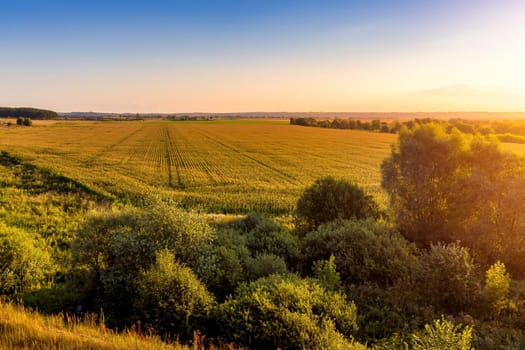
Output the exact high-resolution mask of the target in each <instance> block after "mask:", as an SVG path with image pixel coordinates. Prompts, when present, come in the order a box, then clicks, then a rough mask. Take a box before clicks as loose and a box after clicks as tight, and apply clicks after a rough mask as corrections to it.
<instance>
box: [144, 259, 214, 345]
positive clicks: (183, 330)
mask: <svg viewBox="0 0 525 350" xmlns="http://www.w3.org/2000/svg"><path fill="white" fill-rule="evenodd" d="M137 286H138V298H137V299H136V302H135V308H136V309H137V312H138V314H139V316H140V320H141V321H143V322H145V323H146V324H147V325H150V326H152V327H153V328H154V329H155V330H156V331H158V332H159V333H161V334H166V333H171V334H173V333H176V334H179V335H181V336H183V337H185V338H186V339H189V338H190V337H191V336H192V335H193V330H194V329H196V328H197V327H198V326H199V319H202V318H204V317H207V315H208V314H209V312H210V310H211V308H212V305H213V297H212V296H211V295H210V293H209V292H208V290H207V289H206V287H205V286H204V285H203V284H202V282H200V281H199V280H198V279H197V277H196V276H195V274H194V273H193V272H192V271H191V269H190V268H188V267H185V266H183V265H181V264H180V263H178V262H176V261H175V257H174V255H173V253H171V252H170V251H169V250H161V251H159V252H157V254H156V263H155V264H154V265H153V266H152V267H150V268H149V269H148V270H147V271H145V272H142V273H141V274H140V277H139V281H138V283H137Z"/></svg>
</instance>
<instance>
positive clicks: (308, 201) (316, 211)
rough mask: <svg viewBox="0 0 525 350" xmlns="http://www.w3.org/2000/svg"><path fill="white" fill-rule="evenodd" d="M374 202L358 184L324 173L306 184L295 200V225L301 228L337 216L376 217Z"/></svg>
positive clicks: (310, 228)
mask: <svg viewBox="0 0 525 350" xmlns="http://www.w3.org/2000/svg"><path fill="white" fill-rule="evenodd" d="M378 216H379V210H378V206H377V204H376V203H375V202H374V200H373V199H372V197H371V196H369V195H366V194H365V193H364V192H363V190H362V189H361V188H359V187H358V186H357V185H354V184H352V183H351V182H348V181H345V180H336V179H334V178H333V177H325V178H322V179H319V180H317V181H315V183H314V184H313V185H312V186H310V187H308V188H307V189H306V190H305V191H304V193H303V194H302V195H301V197H300V198H299V201H298V202H297V209H296V212H295V217H296V226H297V227H298V229H299V230H300V231H302V232H308V231H311V230H314V229H316V228H317V227H318V226H319V225H321V224H323V223H326V222H330V221H334V220H337V219H365V218H367V217H378Z"/></svg>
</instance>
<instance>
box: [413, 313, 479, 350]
mask: <svg viewBox="0 0 525 350" xmlns="http://www.w3.org/2000/svg"><path fill="white" fill-rule="evenodd" d="M471 341H472V327H471V326H466V327H464V328H463V329H462V327H461V325H457V326H456V325H454V324H453V323H452V322H450V321H447V320H445V319H444V318H441V320H435V321H434V322H433V324H432V325H425V330H424V331H422V332H419V333H416V334H413V335H412V349H414V350H470V349H472V346H471Z"/></svg>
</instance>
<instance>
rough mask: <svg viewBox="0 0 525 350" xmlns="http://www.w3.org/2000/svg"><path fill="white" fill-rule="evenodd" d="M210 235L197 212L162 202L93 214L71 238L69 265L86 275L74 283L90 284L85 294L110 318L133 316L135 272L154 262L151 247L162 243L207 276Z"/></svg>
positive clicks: (154, 248) (160, 246) (118, 319)
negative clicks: (179, 208)
mask: <svg viewBox="0 0 525 350" xmlns="http://www.w3.org/2000/svg"><path fill="white" fill-rule="evenodd" d="M213 238H214V232H213V230H212V229H211V228H210V227H209V226H208V225H207V223H206V222H205V220H204V219H203V218H201V217H198V216H196V215H192V214H189V213H185V212H183V211H181V210H178V209H176V208H170V207H168V206H166V205H164V204H155V205H152V206H149V207H147V208H146V210H136V209H127V210H123V211H121V212H111V213H102V214H94V215H92V216H91V217H89V218H88V219H87V220H86V222H85V223H84V224H83V225H82V227H81V228H80V229H79V232H78V235H77V239H76V240H75V242H74V243H73V258H74V261H75V268H76V269H77V270H78V271H82V273H83V275H84V276H86V280H84V281H82V280H77V283H78V284H79V285H84V286H86V287H87V288H94V289H93V290H91V291H86V294H89V293H91V295H96V298H97V299H98V306H100V307H103V308H104V310H105V311H106V312H107V315H108V320H109V321H110V322H115V323H116V324H120V323H122V322H126V321H130V322H133V321H134V319H133V317H132V316H133V315H132V314H131V311H132V310H131V308H130V307H129V306H130V305H133V303H134V300H135V298H136V297H137V294H136V293H137V281H138V277H139V275H140V272H141V271H144V270H147V269H149V267H150V266H151V265H152V264H153V263H154V262H155V253H156V252H157V251H159V250H162V249H168V250H169V251H170V252H171V253H173V254H174V256H175V257H176V258H177V260H178V261H179V262H181V263H184V264H186V265H187V266H188V267H189V268H191V269H192V270H193V271H194V272H195V274H197V276H199V278H201V279H203V280H205V281H208V280H211V278H212V274H213V269H212V267H213V265H214V261H215V256H214V254H213V250H212V246H211V243H212V240H213Z"/></svg>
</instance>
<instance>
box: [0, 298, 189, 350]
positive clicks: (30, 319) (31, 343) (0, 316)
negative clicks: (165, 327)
mask: <svg viewBox="0 0 525 350" xmlns="http://www.w3.org/2000/svg"><path fill="white" fill-rule="evenodd" d="M0 349H63V350H68V349H108V350H109V349H126V350H127V349H189V348H187V347H184V346H181V345H177V344H171V345H168V344H166V343H163V342H162V341H160V339H158V338H156V337H146V336H142V335H139V334H137V333H134V332H124V333H116V332H113V331H111V330H108V329H107V328H105V327H103V326H98V325H96V322H94V319H87V320H84V321H80V320H78V319H75V318H74V317H69V318H68V322H67V323H66V322H64V318H63V317H61V316H42V315H40V314H38V313H35V312H31V311H28V310H25V309H23V308H21V307H18V306H14V305H12V304H6V303H2V302H0Z"/></svg>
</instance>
